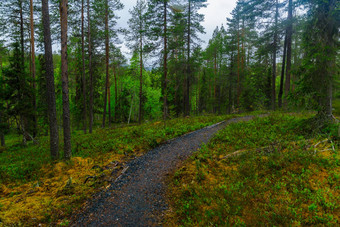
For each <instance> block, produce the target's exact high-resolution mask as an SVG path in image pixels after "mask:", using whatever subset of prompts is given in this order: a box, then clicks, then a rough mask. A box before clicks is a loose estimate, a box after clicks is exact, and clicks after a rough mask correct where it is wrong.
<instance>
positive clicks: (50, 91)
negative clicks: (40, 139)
mask: <svg viewBox="0 0 340 227" xmlns="http://www.w3.org/2000/svg"><path fill="white" fill-rule="evenodd" d="M42 21H43V30H44V46H45V64H46V94H47V105H48V117H49V126H50V150H51V157H52V159H54V160H56V159H58V157H59V134H58V122H57V111H56V98H55V88H54V70H53V56H52V40H51V32H50V15H49V6H48V0H42Z"/></svg>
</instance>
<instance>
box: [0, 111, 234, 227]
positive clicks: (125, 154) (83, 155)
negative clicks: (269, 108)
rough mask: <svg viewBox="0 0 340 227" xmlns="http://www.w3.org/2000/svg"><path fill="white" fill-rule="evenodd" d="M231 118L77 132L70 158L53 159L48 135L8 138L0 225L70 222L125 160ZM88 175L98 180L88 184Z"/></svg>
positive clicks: (2, 161) (1, 162)
mask: <svg viewBox="0 0 340 227" xmlns="http://www.w3.org/2000/svg"><path fill="white" fill-rule="evenodd" d="M230 117H231V116H228V117H227V116H201V117H190V118H179V119H173V120H169V121H167V125H166V128H165V127H164V124H163V123H162V122H153V123H145V124H142V125H139V126H124V127H119V128H112V129H98V130H96V131H95V132H94V133H93V134H86V135H84V134H81V133H79V132H75V133H74V134H73V137H72V152H73V158H72V159H71V160H70V161H68V162H64V161H62V159H60V160H59V161H57V162H56V163H52V162H51V160H50V154H49V141H48V138H47V137H46V138H41V139H40V140H39V144H38V145H33V144H30V145H28V146H26V147H24V146H22V145H20V140H18V139H17V137H13V138H12V137H7V138H6V139H7V144H8V146H7V148H6V149H2V150H1V152H0V226H8V225H31V226H36V225H38V224H42V225H50V224H59V225H67V224H68V217H69V215H70V214H71V213H72V212H73V211H74V210H76V209H77V208H79V207H81V206H82V205H83V204H84V202H85V201H86V200H87V199H89V198H90V197H91V195H93V194H94V193H95V192H97V191H98V190H101V189H103V188H105V187H107V186H108V185H109V184H110V179H113V178H114V177H115V176H116V175H117V174H119V171H121V169H122V168H123V165H124V164H123V163H124V162H126V161H129V160H131V159H132V158H134V157H136V156H139V155H142V154H143V153H145V152H146V151H148V150H150V149H152V148H154V147H156V146H158V145H160V144H162V143H164V142H165V141H167V140H169V139H171V138H174V137H178V136H180V135H183V134H185V133H187V132H190V131H194V130H197V129H200V128H203V127H205V126H208V125H211V124H214V123H217V122H220V121H222V120H225V119H227V118H230ZM60 150H62V145H61V147H60ZM61 157H62V154H61ZM89 176H93V177H94V176H95V178H89V179H88V180H87V182H86V183H85V181H86V179H87V178H88V177H89Z"/></svg>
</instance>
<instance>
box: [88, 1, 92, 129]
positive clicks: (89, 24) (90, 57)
mask: <svg viewBox="0 0 340 227" xmlns="http://www.w3.org/2000/svg"><path fill="white" fill-rule="evenodd" d="M87 20H88V27H87V30H88V42H89V73H90V103H89V109H90V110H89V118H90V119H89V120H90V123H89V132H90V133H92V128H93V72H92V45H91V18H90V0H87Z"/></svg>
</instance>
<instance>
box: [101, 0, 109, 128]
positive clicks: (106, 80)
mask: <svg viewBox="0 0 340 227" xmlns="http://www.w3.org/2000/svg"><path fill="white" fill-rule="evenodd" d="M105 65H106V79H105V92H104V109H103V123H102V127H103V128H104V127H105V119H106V105H107V90H108V87H109V4H108V0H106V1H105Z"/></svg>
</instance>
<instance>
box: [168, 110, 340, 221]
mask: <svg viewBox="0 0 340 227" xmlns="http://www.w3.org/2000/svg"><path fill="white" fill-rule="evenodd" d="M308 117H310V116H302V115H299V116H298V115H292V114H290V115H281V114H273V115H270V116H269V117H265V118H261V119H260V118H258V119H255V120H253V121H250V122H243V123H237V124H232V125H229V126H228V127H226V128H225V129H224V130H222V131H221V132H220V133H218V134H217V135H216V137H215V138H214V139H213V140H212V141H211V142H210V143H209V144H207V146H205V147H204V148H202V149H201V150H199V151H198V152H197V153H196V154H195V155H194V156H193V157H192V158H190V159H189V160H188V161H187V162H186V163H185V165H184V166H183V167H182V168H181V169H180V170H178V171H177V172H175V173H174V175H173V176H172V180H171V181H170V182H171V183H170V188H169V191H168V194H169V202H170V204H171V209H170V212H169V213H168V215H167V219H166V225H169V226H234V225H235V226H301V225H302V226H306V225H329V226H337V225H339V224H340V223H339V221H340V209H339V208H340V193H339V192H340V191H339V189H340V184H339V182H340V181H339V178H340V168H339V164H340V162H339V158H340V156H339V150H338V137H337V134H336V133H333V132H336V131H337V130H336V129H337V126H336V125H330V126H329V127H328V128H326V129H325V130H324V131H323V134H322V135H321V134H319V135H315V134H309V133H308V128H309V127H308V125H307V126H306V125H305V122H308V121H306V119H307V118H308ZM325 138H328V140H325ZM320 141H321V142H320ZM319 142H320V143H319ZM235 151H238V152H239V155H238V156H229V157H226V158H225V156H226V155H228V154H231V153H233V152H235Z"/></svg>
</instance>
